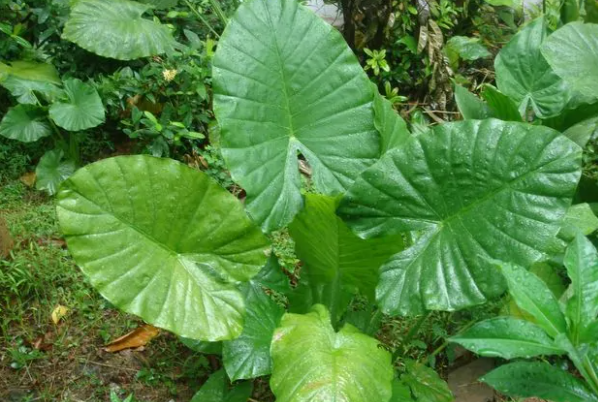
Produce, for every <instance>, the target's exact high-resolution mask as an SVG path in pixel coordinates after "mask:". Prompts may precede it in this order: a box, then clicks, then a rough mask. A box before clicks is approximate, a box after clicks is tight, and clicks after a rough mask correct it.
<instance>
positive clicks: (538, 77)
mask: <svg viewBox="0 0 598 402" xmlns="http://www.w3.org/2000/svg"><path fill="white" fill-rule="evenodd" d="M545 37H546V28H545V22H544V19H543V18H538V19H536V20H534V21H532V22H530V23H529V24H528V25H527V26H526V27H525V28H523V29H522V30H521V31H520V32H519V33H517V34H516V35H515V36H514V37H513V38H512V39H511V40H510V41H509V43H507V45H506V46H505V47H504V48H503V49H501V51H500V52H499V53H498V55H497V56H496V59H495V60H494V68H495V70H496V83H497V86H498V89H499V90H500V91H501V92H502V93H503V94H505V95H507V96H509V97H510V98H512V99H513V100H514V101H515V102H516V103H517V105H518V108H519V112H520V114H521V115H524V116H525V115H527V111H528V109H530V108H531V109H532V110H533V111H534V113H535V114H536V116H538V117H540V118H546V117H551V116H555V115H557V114H559V112H560V111H561V110H563V108H564V107H565V105H566V104H567V100H568V98H569V91H568V89H567V87H566V86H565V83H564V82H563V81H562V80H561V79H560V78H559V76H558V75H556V74H555V73H554V72H553V71H552V69H551V68H550V66H549V65H548V63H547V62H546V60H545V59H544V57H543V56H542V53H541V52H540V45H541V44H542V41H543V40H544V38H545Z"/></svg>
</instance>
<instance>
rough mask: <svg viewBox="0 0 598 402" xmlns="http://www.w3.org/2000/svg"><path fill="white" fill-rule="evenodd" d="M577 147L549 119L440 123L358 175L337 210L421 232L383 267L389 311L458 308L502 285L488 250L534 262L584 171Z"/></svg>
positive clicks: (355, 220) (358, 227) (376, 228)
mask: <svg viewBox="0 0 598 402" xmlns="http://www.w3.org/2000/svg"><path fill="white" fill-rule="evenodd" d="M580 152H581V150H580V148H579V147H578V146H577V145H575V144H574V143H573V142H571V141H570V140H568V139H567V138H565V137H563V136H562V135H560V134H559V133H558V132H556V131H554V130H551V129H547V128H545V127H536V126H531V125H526V124H522V123H513V122H503V121H499V120H494V119H490V120H484V121H477V120H467V121H461V122H454V123H449V124H444V125H441V126H437V127H435V128H434V129H433V130H432V131H430V132H428V133H425V134H421V135H419V136H415V137H413V138H412V139H411V140H410V141H409V142H408V143H407V144H406V145H405V146H403V147H401V148H400V149H395V150H393V151H391V152H389V153H387V154H386V155H385V156H383V157H382V159H381V160H380V161H379V162H378V163H377V164H376V165H374V166H373V167H371V168H370V169H368V170H366V171H365V172H364V173H363V174H362V176H361V177H360V178H359V179H358V180H357V181H356V183H355V185H353V186H352V187H351V188H350V189H349V191H348V192H347V194H346V195H345V197H344V199H343V200H342V202H341V205H340V208H339V214H340V216H341V218H343V219H344V220H345V221H346V222H347V223H348V224H349V226H351V227H352V229H353V230H354V231H355V232H356V233H357V234H359V235H360V236H361V237H365V238H371V237H377V236H388V235H393V234H397V233H399V232H408V231H420V232H419V233H420V236H419V237H418V238H417V239H416V242H415V244H414V246H413V247H411V248H409V249H407V250H405V251H404V252H402V253H400V254H397V255H395V256H393V257H392V258H391V259H390V260H389V261H388V262H387V263H386V264H385V265H384V266H383V267H382V268H381V280H380V282H379V284H378V288H377V298H378V301H379V302H380V304H381V306H382V307H383V311H385V312H386V313H389V314H418V313H423V312H424V310H425V309H438V310H457V309H460V308H464V307H467V306H471V305H474V304H480V303H483V302H485V301H486V299H487V298H490V297H495V296H498V295H499V294H500V293H502V291H503V290H504V280H503V279H502V277H501V275H500V273H499V272H498V271H497V270H496V269H495V268H494V267H493V266H492V264H491V263H490V262H489V261H488V260H487V258H488V257H490V258H496V259H502V260H505V261H512V262H514V263H517V264H520V265H524V266H529V265H531V264H532V263H533V262H534V261H536V260H538V259H540V258H543V257H544V253H545V252H546V251H548V250H550V247H551V246H552V244H553V242H554V238H555V236H556V234H557V232H558V230H559V229H560V223H561V222H560V221H561V219H562V218H563V216H564V215H565V213H566V211H567V208H568V206H569V204H570V202H571V198H572V195H573V193H574V191H575V187H576V186H577V181H578V180H579V177H580V166H579V162H580Z"/></svg>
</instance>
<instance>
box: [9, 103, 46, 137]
mask: <svg viewBox="0 0 598 402" xmlns="http://www.w3.org/2000/svg"><path fill="white" fill-rule="evenodd" d="M0 135H1V136H3V137H6V138H9V139H11V140H18V141H21V142H34V141H37V140H39V139H40V138H43V137H48V136H50V135H52V130H51V129H50V125H49V124H48V123H47V115H46V113H45V112H44V110H43V109H41V108H39V107H37V106H32V105H17V106H15V107H13V108H10V109H8V112H6V114H5V115H4V117H3V118H2V121H1V122H0Z"/></svg>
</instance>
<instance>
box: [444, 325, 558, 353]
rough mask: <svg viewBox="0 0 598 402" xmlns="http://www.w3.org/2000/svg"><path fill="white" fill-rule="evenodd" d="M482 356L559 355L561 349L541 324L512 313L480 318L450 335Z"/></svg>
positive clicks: (453, 339) (453, 340) (454, 340)
mask: <svg viewBox="0 0 598 402" xmlns="http://www.w3.org/2000/svg"><path fill="white" fill-rule="evenodd" d="M450 341H451V342H456V343H458V344H459V345H461V346H463V347H464V348H466V349H469V350H471V351H472V352H475V353H477V354H479V355H481V356H487V357H501V358H503V359H515V358H518V357H521V358H530V357H533V356H541V355H559V354H563V353H564V352H563V351H562V350H560V349H559V348H558V347H557V346H556V345H554V342H553V341H552V339H550V338H549V337H548V335H546V332H544V330H543V329H542V328H540V327H539V326H537V325H535V324H533V323H531V322H528V321H525V320H518V319H516V318H512V317H497V318H492V319H489V320H485V321H481V322H478V323H477V324H475V325H474V326H473V327H471V328H469V329H468V330H466V331H465V332H464V333H461V334H459V335H457V336H454V337H452V338H451V339H450Z"/></svg>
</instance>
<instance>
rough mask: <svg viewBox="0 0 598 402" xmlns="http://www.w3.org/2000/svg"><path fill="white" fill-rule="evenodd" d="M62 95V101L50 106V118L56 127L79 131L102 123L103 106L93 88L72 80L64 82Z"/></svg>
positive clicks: (74, 79)
mask: <svg viewBox="0 0 598 402" xmlns="http://www.w3.org/2000/svg"><path fill="white" fill-rule="evenodd" d="M64 93H65V96H66V99H65V100H64V101H59V102H54V103H53V104H52V105H50V117H51V118H52V120H54V122H55V123H56V124H57V125H58V126H60V127H62V128H64V129H65V130H69V131H80V130H85V129H88V128H92V127H95V126H98V125H100V124H102V123H103V122H104V118H105V116H104V105H103V104H102V99H100V95H98V91H96V90H95V88H93V87H92V86H90V85H89V84H86V83H84V82H83V81H81V80H78V79H76V78H72V79H68V80H65V81H64Z"/></svg>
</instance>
